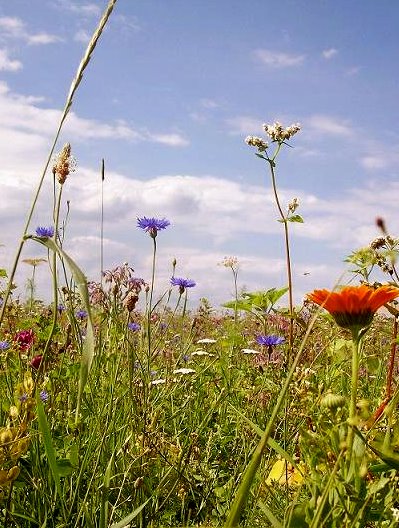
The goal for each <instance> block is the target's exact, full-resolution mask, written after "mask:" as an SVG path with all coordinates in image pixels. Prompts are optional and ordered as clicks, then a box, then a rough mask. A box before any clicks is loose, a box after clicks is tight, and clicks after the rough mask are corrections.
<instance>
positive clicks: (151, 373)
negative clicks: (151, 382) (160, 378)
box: [150, 370, 157, 378]
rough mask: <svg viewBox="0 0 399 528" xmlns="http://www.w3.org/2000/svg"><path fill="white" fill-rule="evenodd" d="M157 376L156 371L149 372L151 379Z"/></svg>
mask: <svg viewBox="0 0 399 528" xmlns="http://www.w3.org/2000/svg"><path fill="white" fill-rule="evenodd" d="M156 375H157V371H156V370H151V371H150V376H151V377H152V378H153V377H154V376H156Z"/></svg>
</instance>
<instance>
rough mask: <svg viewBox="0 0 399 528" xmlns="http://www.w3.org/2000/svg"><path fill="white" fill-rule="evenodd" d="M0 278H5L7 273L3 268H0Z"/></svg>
mask: <svg viewBox="0 0 399 528" xmlns="http://www.w3.org/2000/svg"><path fill="white" fill-rule="evenodd" d="M0 278H2V279H3V278H7V272H6V270H5V269H3V268H0Z"/></svg>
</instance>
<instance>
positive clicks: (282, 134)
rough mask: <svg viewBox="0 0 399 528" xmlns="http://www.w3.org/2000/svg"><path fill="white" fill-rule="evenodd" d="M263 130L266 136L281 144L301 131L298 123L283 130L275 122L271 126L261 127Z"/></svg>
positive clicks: (279, 124) (281, 126) (280, 125)
mask: <svg viewBox="0 0 399 528" xmlns="http://www.w3.org/2000/svg"><path fill="white" fill-rule="evenodd" d="M263 130H264V131H265V132H266V134H267V135H268V136H269V137H270V138H271V139H272V140H273V141H277V142H278V143H282V142H283V141H287V140H288V139H290V138H291V137H292V136H293V135H294V134H296V133H297V132H299V131H300V130H301V127H300V125H299V124H298V123H294V124H292V125H291V126H289V127H287V128H284V127H283V125H282V124H281V123H279V122H278V121H276V122H275V123H273V124H272V125H266V124H264V125H263Z"/></svg>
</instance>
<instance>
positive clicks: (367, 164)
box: [360, 155, 389, 170]
mask: <svg viewBox="0 0 399 528" xmlns="http://www.w3.org/2000/svg"><path fill="white" fill-rule="evenodd" d="M360 163H361V165H362V166H363V167H364V168H365V169H367V170H375V169H385V168H386V167H387V166H388V165H389V160H388V159H387V158H386V157H385V156H383V155H381V156H378V155H373V156H364V157H363V158H361V159H360Z"/></svg>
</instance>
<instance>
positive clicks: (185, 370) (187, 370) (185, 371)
mask: <svg viewBox="0 0 399 528" xmlns="http://www.w3.org/2000/svg"><path fill="white" fill-rule="evenodd" d="M173 374H195V370H194V369H190V368H179V369H176V370H174V371H173Z"/></svg>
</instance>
